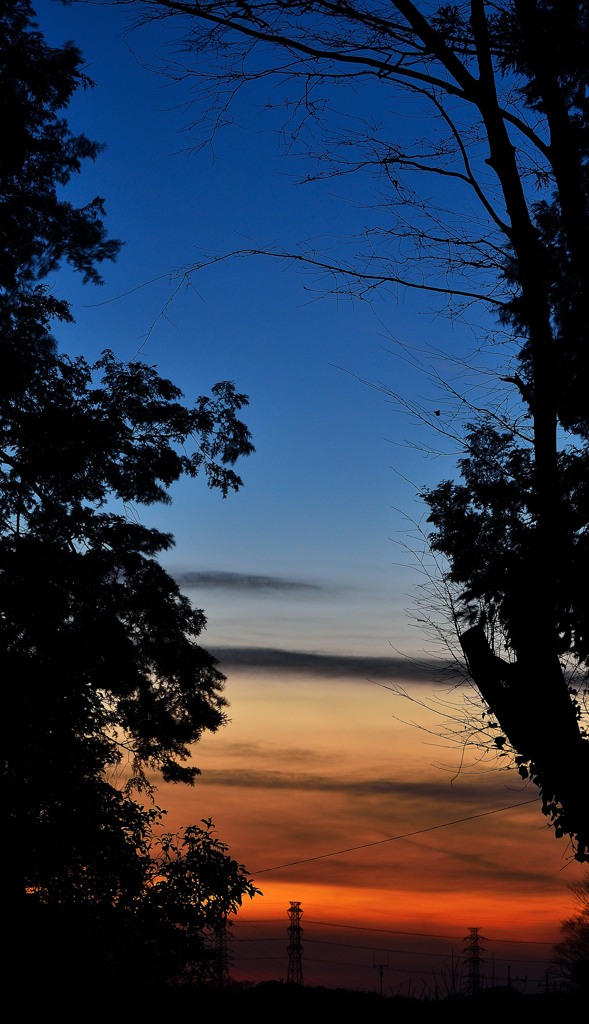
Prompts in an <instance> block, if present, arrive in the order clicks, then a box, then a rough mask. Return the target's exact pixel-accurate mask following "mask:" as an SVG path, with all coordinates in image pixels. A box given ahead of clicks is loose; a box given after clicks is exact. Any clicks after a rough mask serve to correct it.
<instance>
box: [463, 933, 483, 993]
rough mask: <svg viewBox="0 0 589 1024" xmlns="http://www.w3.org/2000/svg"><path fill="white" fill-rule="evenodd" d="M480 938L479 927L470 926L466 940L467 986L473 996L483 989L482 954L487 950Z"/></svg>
mask: <svg viewBox="0 0 589 1024" xmlns="http://www.w3.org/2000/svg"><path fill="white" fill-rule="evenodd" d="M480 940H481V936H480V935H479V930H478V928H469V929H468V936H467V937H466V939H465V940H464V941H465V943H466V948H465V959H466V969H467V976H466V987H467V991H468V994H469V995H471V996H476V995H477V993H479V992H480V991H481V966H482V964H483V963H485V961H484V960H483V958H482V955H481V954H482V953H484V952H485V950H484V949H483V948H482V946H481V941H480Z"/></svg>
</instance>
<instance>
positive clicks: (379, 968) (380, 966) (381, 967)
mask: <svg viewBox="0 0 589 1024" xmlns="http://www.w3.org/2000/svg"><path fill="white" fill-rule="evenodd" d="M372 966H373V967H378V973H379V975H380V994H381V995H382V973H383V970H384V968H385V967H388V966H389V956H388V953H387V959H386V963H377V962H376V957H375V954H374V953H373V954H372Z"/></svg>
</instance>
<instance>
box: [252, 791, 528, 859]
mask: <svg viewBox="0 0 589 1024" xmlns="http://www.w3.org/2000/svg"><path fill="white" fill-rule="evenodd" d="M535 803H537V800H536V799H534V800H523V801H522V802H521V803H518V804H507V806H506V807H496V808H495V809H494V810H492V811H480V812H479V814H469V815H468V816H467V817H465V818H456V819H455V820H454V821H444V822H442V823H441V824H440V825H430V826H429V827H428V828H420V829H416V830H415V831H414V832H404V833H403V834H402V835H399V836H389V837H388V838H387V839H376V840H374V841H373V842H371V843H362V844H361V845H360V846H348V847H347V848H346V849H345V850H334V851H333V852H332V853H318V854H316V856H315V857H302V858H301V859H300V860H291V861H288V862H287V863H286V864H276V865H275V866H274V867H272V868H261V869H260V870H258V871H252V872H250V874H252V875H254V876H257V875H265V874H268V872H270V871H282V869H283V868H292V867H296V866H297V865H299V864H311V863H312V862H313V861H315V860H327V859H328V858H329V857H341V856H342V855H343V854H344V853H356V852H357V851H358V850H367V849H369V847H371V846H383V845H384V844H385V843H395V842H396V841H397V840H398V839H411V838H412V837H413V836H422V835H424V834H425V833H426V832H435V831H436V829H440V828H450V826H451V825H462V824H463V823H464V822H465V821H475V820H476V819H477V818H486V817H488V816H489V815H490V814H500V813H501V812H502V811H511V810H513V809H514V808H515V807H525V806H526V805H527V804H535Z"/></svg>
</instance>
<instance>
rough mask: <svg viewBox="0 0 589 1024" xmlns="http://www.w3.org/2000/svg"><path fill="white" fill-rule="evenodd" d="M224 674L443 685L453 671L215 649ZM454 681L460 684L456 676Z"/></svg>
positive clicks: (364, 658)
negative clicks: (236, 672)
mask: <svg viewBox="0 0 589 1024" xmlns="http://www.w3.org/2000/svg"><path fill="white" fill-rule="evenodd" d="M210 651H211V654H213V655H214V657H215V658H217V659H218V661H219V663H220V668H221V670H222V671H224V672H225V671H228V670H230V669H231V670H236V669H237V670H239V669H249V670H252V669H255V670H256V671H258V672H296V673H300V674H303V675H313V676H320V677H322V678H328V679H336V678H342V677H343V678H354V679H367V680H370V679H379V680H386V681H389V682H390V683H392V684H394V683H395V682H399V683H406V682H427V683H440V682H442V683H444V684H448V682H449V681H450V674H449V673H450V669H449V668H448V669H446V666H445V665H444V663H443V662H442V661H439V660H435V659H432V658H424V659H423V660H416V659H414V658H403V657H400V656H396V657H391V658H383V657H370V656H369V655H349V654H321V653H314V652H307V651H289V650H284V649H282V648H277V647H212V648H210ZM452 682H454V683H455V682H457V676H456V673H454V675H453V677H452Z"/></svg>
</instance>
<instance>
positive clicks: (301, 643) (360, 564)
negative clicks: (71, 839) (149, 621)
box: [36, 0, 582, 995]
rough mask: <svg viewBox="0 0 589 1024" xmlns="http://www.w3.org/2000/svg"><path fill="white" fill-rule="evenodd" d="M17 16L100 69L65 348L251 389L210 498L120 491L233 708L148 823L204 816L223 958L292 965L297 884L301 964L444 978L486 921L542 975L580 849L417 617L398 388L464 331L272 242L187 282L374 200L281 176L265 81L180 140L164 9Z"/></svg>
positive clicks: (337, 235) (348, 189) (528, 968)
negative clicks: (178, 594)
mask: <svg viewBox="0 0 589 1024" xmlns="http://www.w3.org/2000/svg"><path fill="white" fill-rule="evenodd" d="M36 10H37V14H38V17H39V23H40V26H41V28H42V30H43V31H44V33H45V35H46V37H47V39H48V41H49V42H50V43H52V44H55V45H58V44H59V45H61V44H62V43H63V42H65V40H67V39H72V40H73V41H74V42H75V43H76V44H77V45H78V46H79V47H80V48H81V50H82V51H83V53H84V55H85V58H86V60H87V63H88V68H87V70H88V74H89V75H90V77H91V78H92V79H93V80H94V82H95V83H96V87H95V88H94V89H93V90H91V91H86V92H84V93H80V94H79V95H77V96H76V98H75V99H74V102H73V104H72V106H71V107H70V109H69V111H68V115H67V116H68V119H69V121H70V125H71V127H72V129H73V130H74V131H83V132H85V133H86V134H87V135H88V136H89V137H90V138H92V139H97V140H100V141H103V142H104V143H105V147H106V148H105V151H104V152H103V153H102V154H101V155H100V157H99V158H98V160H97V161H96V163H95V164H94V165H89V166H87V167H85V168H84V170H83V173H82V175H81V176H80V179H79V180H78V181H76V182H75V183H74V184H73V186H72V187H71V191H72V195H73V196H74V197H75V199H76V201H77V202H81V201H89V200H90V199H92V198H93V197H94V196H95V195H96V194H99V195H101V196H104V198H105V201H106V209H107V223H108V226H109V229H110V233H111V235H112V236H114V237H117V238H120V239H122V240H123V241H124V243H125V245H124V248H123V250H122V252H121V255H120V257H119V259H118V261H117V263H116V264H114V265H112V266H108V267H107V268H106V270H105V273H104V276H105V284H104V286H103V287H102V288H101V289H96V288H94V287H90V286H86V287H82V286H81V284H80V282H79V281H78V280H76V279H75V278H74V277H73V276H72V275H69V274H62V275H60V278H59V281H56V282H55V286H56V289H58V290H59V293H60V294H63V292H64V291H65V293H66V294H67V295H68V296H70V298H71V301H72V308H73V312H74V315H75V317H76V324H75V325H73V326H67V327H60V328H59V331H58V332H57V333H56V336H57V338H58V340H59V344H60V346H61V347H62V348H63V349H64V350H65V351H68V352H70V353H71V354H76V353H79V352H81V353H83V354H84V355H86V356H87V357H89V358H93V357H94V356H98V355H99V353H100V352H101V351H102V350H103V349H104V348H110V349H112V350H113V351H114V352H115V354H116V355H117V356H119V357H120V358H123V359H133V358H142V359H144V360H146V361H147V362H149V363H150V364H155V365H157V367H158V369H159V371H160V372H161V373H162V374H163V375H165V376H169V377H170V378H172V379H173V380H174V381H175V382H176V383H178V384H179V385H180V386H181V387H182V389H183V391H184V394H185V396H186V398H187V400H191V399H194V398H196V396H197V395H199V394H201V393H205V392H207V391H208V390H209V389H210V387H211V386H212V385H213V384H214V383H215V382H216V381H218V380H224V379H229V380H233V381H235V383H236V385H237V387H238V389H239V390H240V391H243V392H245V393H246V394H248V395H249V397H250V407H249V409H248V410H246V413H245V419H246V420H247V422H248V425H249V427H250V429H251V431H252V434H253V441H254V444H255V446H256V453H255V454H254V455H252V456H251V457H250V458H249V459H248V460H247V461H245V462H243V463H242V464H241V465H240V466H238V470H239V472H240V473H241V475H242V476H243V480H244V487H243V490H242V491H240V492H239V493H238V494H237V495H232V496H230V497H229V498H227V500H225V501H223V500H222V499H221V497H220V496H219V495H218V494H215V493H210V492H208V491H207V490H206V487H205V486H204V484H202V483H200V482H197V483H196V484H195V483H194V482H188V483H182V484H181V485H179V486H178V487H176V488H175V490H174V492H173V498H174V502H173V504H172V506H171V507H170V508H165V509H160V510H157V509H155V510H154V509H149V510H140V514H141V515H142V517H143V519H144V521H145V522H147V523H149V524H154V525H157V526H162V527H164V528H165V529H168V530H170V531H171V532H172V533H173V534H174V536H175V538H176V546H175V549H174V550H173V552H171V553H170V554H169V555H168V556H166V560H165V562H166V565H167V566H168V568H169V569H170V570H171V571H172V572H173V573H174V575H175V576H176V578H177V579H178V581H179V582H180V584H181V586H182V588H183V589H184V591H185V592H186V593H187V594H188V595H189V597H190V598H191V600H193V601H194V603H195V605H196V606H197V607H199V608H201V607H202V608H203V609H204V610H205V612H206V615H207V619H208V628H207V630H206V633H205V634H204V635H203V645H204V646H205V647H207V648H208V649H210V650H212V651H213V652H215V654H216V655H217V657H218V658H219V662H220V668H221V670H222V671H223V672H225V674H226V675H227V680H228V681H227V690H226V695H227V698H228V700H229V703H230V708H229V719H230V720H229V722H228V724H227V726H226V727H225V728H224V729H223V730H222V731H220V732H219V733H218V734H216V735H211V736H206V737H205V738H204V739H203V740H202V741H201V743H200V744H199V745H198V746H197V747H196V748H195V752H194V754H195V763H196V764H198V766H199V767H200V769H201V770H202V776H201V777H200V779H199V780H198V782H197V784H196V786H195V787H194V789H185V788H184V789H179V788H171V789H170V788H165V787H162V788H161V790H160V802H161V804H162V805H163V806H164V807H166V808H167V810H168V816H167V819H166V825H167V826H169V827H180V826H182V825H187V824H190V823H194V822H198V821H200V820H201V819H203V818H204V819H207V818H212V819H213V821H214V822H215V825H216V827H217V831H218V834H219V836H220V838H221V839H223V840H224V841H225V842H227V843H229V844H230V848H231V853H232V856H234V857H235V858H236V859H237V860H238V861H240V862H241V863H244V864H245V865H246V867H247V869H248V871H249V872H250V875H251V877H252V878H253V879H254V881H255V884H256V885H257V886H259V888H260V889H261V890H262V891H263V896H259V897H257V898H256V899H255V900H254V901H252V902H251V903H248V905H247V906H245V907H244V909H243V911H242V913H241V914H240V916H239V919H238V921H237V923H236V926H235V928H234V939H233V940H232V943H231V956H232V974H233V975H234V976H235V977H236V978H239V979H249V980H255V981H259V980H266V979H272V978H279V977H286V974H287V967H288V957H287V941H288V938H287V930H286V929H287V926H288V923H289V922H288V914H287V912H288V908H289V905H290V901H293V900H297V901H300V902H301V906H302V909H303V918H302V925H303V928H304V933H303V947H304V955H303V970H304V977H305V982H306V983H307V984H326V985H330V986H332V985H333V986H335V985H343V986H346V987H347V986H352V987H358V988H366V989H378V987H379V985H380V984H381V970H380V969H381V968H382V984H383V987H384V990H385V991H386V992H387V994H388V993H389V992H391V991H403V992H405V993H406V992H408V991H413V992H415V993H416V994H418V995H423V994H431V993H432V992H433V991H434V990H437V991H439V992H440V993H441V994H443V992H444V988H447V987H448V986H449V979H450V978H451V975H452V971H453V970H454V969H455V970H456V971H460V970H461V968H460V965H459V961H460V957H461V956H462V954H463V951H464V941H463V940H464V939H465V937H466V936H467V935H468V933H469V929H470V928H473V927H477V928H479V929H480V934H481V936H482V937H483V938H482V939H481V944H482V946H483V947H484V949H485V950H486V952H485V953H484V957H485V967H484V972H485V976H486V977H487V978H489V979H490V978H491V977H493V978H494V979H495V980H498V981H499V980H503V981H505V979H506V977H507V972H508V969H509V972H510V975H511V977H512V978H516V977H517V978H519V979H524V978H525V979H527V980H526V981H523V980H522V981H521V985H522V986H523V987H526V990H528V991H533V990H535V988H536V987H537V985H538V984H543V983H544V981H545V978H546V970H547V967H548V961H549V959H550V952H551V950H550V945H551V943H553V942H554V941H556V940H557V939H558V933H559V924H560V922H561V921H562V920H563V919H564V918H566V917H569V916H571V914H572V913H574V909H575V907H574V901H573V898H572V895H571V893H570V889H569V886H570V884H571V883H573V882H575V881H577V880H579V879H580V878H581V877H582V874H581V869H580V867H579V866H578V865H575V864H574V863H573V862H571V860H570V851H569V849H568V847H567V845H566V844H565V843H564V841H560V842H558V841H557V840H556V839H555V838H554V836H553V835H552V833H551V832H550V831H549V830H548V829H547V828H546V827H545V823H544V819H543V818H542V815H541V813H540V808H539V802H538V801H537V799H536V794H535V791H534V790H533V788H530V787H526V785H525V784H524V783H523V782H522V781H521V780H520V779H519V777H518V776H517V775H516V774H514V773H512V772H507V771H502V770H499V769H500V767H501V763H502V762H500V761H499V762H498V761H496V760H493V758H492V757H489V756H483V751H482V750H481V749H479V748H478V747H477V746H476V745H475V746H472V745H469V744H467V743H465V740H466V739H467V738H469V737H470V735H471V732H472V726H473V723H475V724H477V725H480V726H481V727H482V726H483V721H482V719H481V717H480V716H481V710H482V709H481V708H480V706H479V705H477V704H476V702H474V700H473V694H472V691H470V690H469V689H468V686H467V685H466V684H465V682H464V680H463V679H462V678H461V677H460V676H459V675H458V674H457V673H454V674H453V675H452V674H447V673H445V671H444V669H445V665H446V660H447V651H445V649H444V648H443V646H441V645H440V644H439V643H438V642H437V639H438V638H437V635H436V634H435V633H432V631H431V629H430V628H429V627H428V624H427V623H426V622H424V621H423V619H424V618H427V617H428V614H429V613H427V612H425V611H424V608H426V609H427V607H428V599H429V597H428V596H429V590H428V587H429V573H428V567H429V563H428V562H427V560H426V561H425V563H424V561H423V551H424V547H423V531H424V529H426V524H425V521H424V520H425V508H424V506H423V504H422V503H421V502H420V501H419V499H418V497H417V493H418V491H419V489H420V488H422V487H424V486H428V485H429V486H431V485H433V484H435V483H436V482H438V481H439V480H441V479H442V478H444V477H445V476H447V475H451V473H452V472H453V467H454V462H453V456H454V455H455V454H456V450H455V449H454V448H453V446H452V443H451V441H449V440H445V441H444V440H443V439H441V438H438V437H432V435H431V433H430V432H429V431H428V428H427V427H425V426H424V425H423V424H422V423H420V421H419V418H418V417H416V416H415V415H414V414H413V412H412V407H413V403H417V404H419V405H422V404H423V405H425V406H429V407H433V404H435V403H436V402H437V401H440V396H439V390H438V389H437V386H436V379H437V378H438V377H439V376H447V375H448V374H449V375H450V376H451V375H452V373H454V372H456V366H457V364H459V365H460V374H461V375H462V378H463V377H464V365H463V364H462V363H461V360H462V359H463V358H464V359H467V358H468V353H469V352H470V350H471V348H472V347H473V346H474V345H475V344H476V342H477V329H478V328H479V326H480V327H481V329H482V326H484V324H482V325H479V322H478V321H477V319H476V316H475V313H474V312H473V314H472V318H471V323H470V325H469V326H468V327H466V326H464V325H462V324H460V323H456V322H450V321H448V320H447V319H445V318H443V317H440V316H439V313H438V310H436V309H435V308H434V306H433V305H432V302H431V301H430V299H428V297H427V296H424V295H423V294H421V295H417V296H415V295H414V296H407V295H406V294H404V293H402V292H398V293H396V292H395V293H392V292H391V293H389V294H387V295H384V294H383V295H380V296H374V297H373V304H368V303H367V302H361V301H354V302H353V301H349V300H347V299H346V298H344V297H340V298H339V299H335V298H333V297H326V296H325V294H324V293H325V290H326V288H328V287H329V281H327V280H322V279H321V278H320V277H318V276H317V275H316V274H311V273H305V272H302V271H301V270H300V269H298V268H297V267H296V266H294V265H293V264H292V263H288V262H284V261H280V260H277V259H274V260H273V259H271V258H263V257H256V258H234V259H223V260H219V261H217V262H214V264H213V265H211V266H208V267H206V268H204V269H202V270H200V271H199V272H198V273H193V274H189V275H186V274H185V273H184V270H185V268H187V267H189V266H191V265H193V264H195V263H197V262H207V261H208V260H210V259H214V258H215V257H216V256H217V255H219V254H223V253H229V252H232V251H236V250H243V249H249V248H260V249H262V248H266V249H267V248H271V247H273V246H275V245H284V246H285V248H288V246H289V244H290V245H295V244H296V243H297V242H298V241H301V240H308V239H310V238H317V248H318V249H320V250H322V251H329V250H330V247H333V251H337V247H338V245H342V244H345V240H346V239H349V238H351V236H352V235H353V234H354V232H355V231H358V230H362V229H363V228H364V227H365V225H366V222H367V220H368V219H370V218H371V216H372V214H371V211H370V210H369V207H368V204H369V202H370V195H371V189H372V188H373V183H370V182H367V181H360V182H358V183H355V182H354V181H352V180H349V179H348V180H345V181H344V180H341V179H336V180H332V181H327V182H320V183H315V184H306V185H301V184H300V183H299V182H300V179H301V178H302V177H304V174H305V171H306V168H305V165H304V161H302V160H301V159H300V158H298V157H297V156H296V155H291V156H289V155H288V154H287V153H285V152H284V151H283V149H281V146H280V140H279V138H278V137H277V133H276V130H277V129H278V128H279V127H280V124H281V121H280V111H273V110H266V109H265V106H266V105H267V104H266V101H267V97H266V96H265V95H264V93H263V91H262V90H259V91H256V89H253V90H252V91H251V93H250V94H247V95H246V94H244V95H243V96H242V97H241V98H240V100H239V103H238V106H237V108H236V111H235V123H234V124H233V125H232V126H231V127H230V128H228V129H226V130H223V131H222V132H220V133H219V134H218V135H217V137H216V138H215V139H214V140H213V142H212V144H211V145H210V146H205V147H204V148H200V147H199V146H198V145H197V142H198V131H197V128H196V127H192V128H191V125H193V124H194V122H196V121H197V119H198V112H199V111H198V107H195V106H194V104H193V103H191V98H193V97H192V96H191V91H190V83H189V82H184V83H178V82H174V81H171V80H169V79H166V78H164V77H162V76H161V74H159V73H157V70H156V67H157V64H158V58H159V57H161V56H162V55H163V54H165V55H167V58H168V59H169V60H170V59H174V56H175V49H174V45H173V43H172V41H171V39H170V36H169V35H165V34H164V32H163V29H161V30H158V29H157V26H154V27H152V29H150V30H149V31H147V30H144V29H142V30H132V24H133V22H132V18H133V11H132V8H129V7H125V6H123V7H122V8H119V7H116V6H113V5H111V4H108V3H96V4H86V3H81V2H80V3H78V2H76V3H74V4H73V5H70V6H67V7H64V6H62V4H61V3H60V2H58V0H43V2H39V3H37V5H36ZM353 102H356V103H357V102H358V101H357V100H354V101H353ZM424 130H425V129H424ZM342 240H344V241H342ZM397 394H399V395H401V396H404V398H405V399H406V401H407V403H408V405H404V404H403V401H397V400H396V399H395V398H394V395H397Z"/></svg>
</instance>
